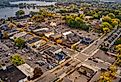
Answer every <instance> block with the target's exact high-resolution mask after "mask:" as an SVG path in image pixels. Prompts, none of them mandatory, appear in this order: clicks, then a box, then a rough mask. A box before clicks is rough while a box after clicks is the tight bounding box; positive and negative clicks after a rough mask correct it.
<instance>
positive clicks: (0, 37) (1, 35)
mask: <svg viewBox="0 0 121 82" xmlns="http://www.w3.org/2000/svg"><path fill="white" fill-rule="evenodd" d="M2 37H3V34H2V32H1V31H0V39H2Z"/></svg>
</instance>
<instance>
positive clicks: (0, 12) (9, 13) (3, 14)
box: [0, 7, 39, 19]
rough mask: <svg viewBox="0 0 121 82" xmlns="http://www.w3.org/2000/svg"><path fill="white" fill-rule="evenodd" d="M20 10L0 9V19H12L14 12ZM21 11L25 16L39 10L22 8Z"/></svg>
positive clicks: (15, 8)
mask: <svg viewBox="0 0 121 82" xmlns="http://www.w3.org/2000/svg"><path fill="white" fill-rule="evenodd" d="M18 10H20V8H17V7H14V8H11V7H5V8H0V18H4V19H6V18H8V17H13V16H15V13H16V11H18ZM21 10H24V11H25V14H29V12H30V11H39V9H37V8H35V9H33V8H30V9H28V8H23V9H21Z"/></svg>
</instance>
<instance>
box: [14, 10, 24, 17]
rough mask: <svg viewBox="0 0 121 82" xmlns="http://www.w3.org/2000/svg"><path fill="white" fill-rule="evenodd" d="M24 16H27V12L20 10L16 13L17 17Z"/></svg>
mask: <svg viewBox="0 0 121 82" xmlns="http://www.w3.org/2000/svg"><path fill="white" fill-rule="evenodd" d="M24 14H25V12H24V11H23V10H19V11H17V12H16V16H17V17H20V16H22V15H24Z"/></svg>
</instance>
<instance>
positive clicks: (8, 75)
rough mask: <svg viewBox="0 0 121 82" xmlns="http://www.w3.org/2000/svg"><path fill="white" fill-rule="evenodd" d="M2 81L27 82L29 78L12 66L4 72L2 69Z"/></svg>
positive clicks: (0, 75)
mask: <svg viewBox="0 0 121 82" xmlns="http://www.w3.org/2000/svg"><path fill="white" fill-rule="evenodd" d="M0 79H1V80H2V81H3V82H25V81H27V76H26V75H25V74H24V73H22V72H21V71H20V70H19V69H18V68H17V67H16V66H14V65H10V66H8V67H6V69H4V70H3V69H0Z"/></svg>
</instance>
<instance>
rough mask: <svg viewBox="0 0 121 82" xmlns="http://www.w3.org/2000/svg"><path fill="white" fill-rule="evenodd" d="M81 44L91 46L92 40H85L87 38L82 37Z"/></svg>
mask: <svg viewBox="0 0 121 82" xmlns="http://www.w3.org/2000/svg"><path fill="white" fill-rule="evenodd" d="M81 42H82V43H84V44H91V43H92V42H93V40H92V39H90V38H87V37H83V39H82V40H81Z"/></svg>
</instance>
